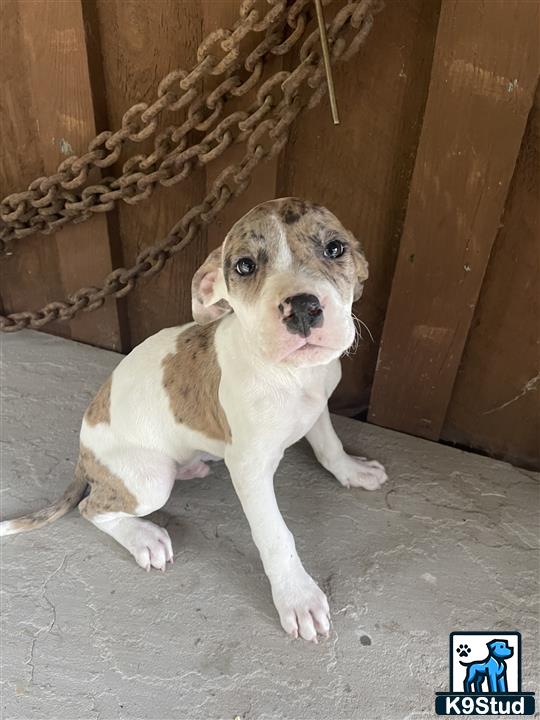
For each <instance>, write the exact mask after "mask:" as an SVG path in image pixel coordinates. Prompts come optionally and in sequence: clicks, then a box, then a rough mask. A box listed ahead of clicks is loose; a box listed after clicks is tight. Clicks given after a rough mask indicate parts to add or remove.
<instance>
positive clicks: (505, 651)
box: [488, 640, 514, 660]
mask: <svg viewBox="0 0 540 720" xmlns="http://www.w3.org/2000/svg"><path fill="white" fill-rule="evenodd" d="M488 648H489V651H490V653H491V655H492V656H493V657H494V658H497V659H498V660H504V659H505V658H509V657H512V655H513V654H514V649H513V648H511V647H509V645H508V643H507V642H506V640H492V641H491V642H489V643H488Z"/></svg>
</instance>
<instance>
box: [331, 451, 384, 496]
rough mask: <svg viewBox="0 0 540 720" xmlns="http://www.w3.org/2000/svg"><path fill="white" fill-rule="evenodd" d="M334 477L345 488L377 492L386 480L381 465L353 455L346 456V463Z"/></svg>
mask: <svg viewBox="0 0 540 720" xmlns="http://www.w3.org/2000/svg"><path fill="white" fill-rule="evenodd" d="M336 477H337V479H338V480H339V482H340V483H341V484H342V485H344V486H345V487H348V488H351V487H361V488H364V489H365V490H378V488H380V487H381V485H383V483H385V482H386V481H387V480H388V475H387V474H386V470H385V469H384V467H383V466H382V465H381V463H379V462H377V461H376V460H366V458H363V457H355V456H354V455H347V462H346V463H344V467H343V468H340V471H339V473H336Z"/></svg>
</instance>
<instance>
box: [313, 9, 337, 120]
mask: <svg viewBox="0 0 540 720" xmlns="http://www.w3.org/2000/svg"><path fill="white" fill-rule="evenodd" d="M315 8H316V10H317V22H318V23H319V34H320V36H321V47H322V54H323V61H324V71H325V73H326V84H327V85H328V95H329V97H330V107H331V108H332V119H333V120H334V125H339V113H338V106H337V101H336V90H335V88H334V78H333V76H332V65H331V64H330V51H329V50H328V37H327V35H326V24H325V22H324V15H323V7H322V0H315Z"/></svg>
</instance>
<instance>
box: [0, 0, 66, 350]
mask: <svg viewBox="0 0 540 720" xmlns="http://www.w3.org/2000/svg"><path fill="white" fill-rule="evenodd" d="M0 27H1V28H2V31H1V42H0V68H1V72H0V77H1V92H0V137H1V138H2V162H0V192H1V193H2V196H4V195H6V194H8V193H10V192H15V191H17V190H20V189H23V188H25V187H26V186H27V184H28V183H29V182H30V181H31V180H33V179H34V178H35V177H39V176H41V175H44V167H43V162H42V160H41V155H40V150H39V129H38V123H37V118H36V113H35V111H34V107H33V98H32V92H31V86H30V81H29V69H28V63H29V61H30V57H29V55H28V53H27V52H26V49H25V44H24V37H23V34H22V24H21V16H20V2H19V0H8V1H7V2H2V3H0ZM15 251H16V252H14V253H13V255H11V256H9V257H5V256H4V257H2V258H0V294H1V297H2V306H3V309H4V311H6V312H13V311H16V310H21V309H26V308H36V307H41V306H42V305H44V304H45V303H47V302H50V301H52V300H55V299H57V298H58V297H61V296H62V283H61V279H60V275H59V273H58V255H57V247H56V242H55V240H54V238H52V237H50V236H49V237H44V236H43V235H34V236H31V237H29V238H26V239H25V240H22V241H21V242H20V243H16V245H15ZM45 278H46V280H45ZM48 331H49V332H52V333H55V334H58V335H63V336H65V337H69V336H70V332H69V325H67V324H66V323H58V324H57V325H50V326H48Z"/></svg>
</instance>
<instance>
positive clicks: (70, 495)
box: [0, 463, 88, 537]
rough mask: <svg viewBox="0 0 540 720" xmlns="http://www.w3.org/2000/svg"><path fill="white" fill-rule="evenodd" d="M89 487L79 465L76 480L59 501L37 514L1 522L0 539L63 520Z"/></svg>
mask: <svg viewBox="0 0 540 720" xmlns="http://www.w3.org/2000/svg"><path fill="white" fill-rule="evenodd" d="M87 485H88V482H87V479H86V475H85V473H84V471H83V469H82V467H81V464H80V463H77V467H76V469H75V480H73V482H72V483H71V485H69V487H68V488H67V490H66V492H65V493H64V494H63V495H62V497H61V498H60V499H59V500H57V501H56V502H54V503H52V505H48V506H47V507H45V508H43V509H42V510H36V512H33V513H29V514H28V515H23V516H22V517H18V518H14V519H13V520H3V521H2V522H0V537H1V536H3V535H16V534H17V533H20V532H27V531H28V530H37V528H40V527H43V526H44V525H48V524H49V523H52V522H54V521H55V520H58V518H61V517H62V515H65V514H66V513H68V512H69V511H70V510H72V509H73V508H74V507H76V506H77V505H78V504H79V503H80V501H81V499H82V497H83V495H84V493H85V491H86V487H87Z"/></svg>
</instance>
